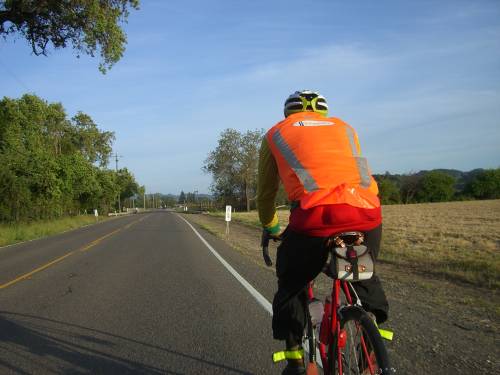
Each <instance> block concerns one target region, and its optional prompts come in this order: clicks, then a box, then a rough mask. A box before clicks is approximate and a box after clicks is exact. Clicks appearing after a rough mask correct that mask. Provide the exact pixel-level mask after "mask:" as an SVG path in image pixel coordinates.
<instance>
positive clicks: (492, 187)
mask: <svg viewBox="0 0 500 375" xmlns="http://www.w3.org/2000/svg"><path fill="white" fill-rule="evenodd" d="M465 191H466V192H467V193H468V194H470V195H471V196H472V197H474V198H477V199H498V198H500V168H496V169H487V170H484V171H482V172H480V173H478V174H477V175H476V176H475V177H474V179H473V180H472V181H470V182H469V183H468V185H467V186H466V188H465Z"/></svg>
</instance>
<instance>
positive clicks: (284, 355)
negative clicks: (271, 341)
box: [273, 349, 304, 363]
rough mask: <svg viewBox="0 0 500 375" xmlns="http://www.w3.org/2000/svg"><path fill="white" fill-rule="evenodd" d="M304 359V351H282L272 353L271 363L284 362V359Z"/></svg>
mask: <svg viewBox="0 0 500 375" xmlns="http://www.w3.org/2000/svg"><path fill="white" fill-rule="evenodd" d="M302 358H304V349H300V350H283V351H281V352H276V353H273V362H274V363H276V362H279V361H284V360H285V359H302Z"/></svg>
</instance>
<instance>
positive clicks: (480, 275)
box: [211, 200, 500, 289]
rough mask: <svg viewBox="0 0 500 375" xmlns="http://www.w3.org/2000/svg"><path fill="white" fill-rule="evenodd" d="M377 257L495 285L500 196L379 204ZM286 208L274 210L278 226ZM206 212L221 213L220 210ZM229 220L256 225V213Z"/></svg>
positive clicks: (499, 275)
mask: <svg viewBox="0 0 500 375" xmlns="http://www.w3.org/2000/svg"><path fill="white" fill-rule="evenodd" d="M382 210H383V217H384V224H383V227H384V231H383V239H382V246H381V252H380V260H381V261H382V262H387V263H391V264H396V265H398V266H401V267H403V268H408V269H411V270H416V271H418V272H421V273H424V274H430V275H433V276H437V277H444V278H448V279H452V280H460V281H465V282H468V283H471V284H474V285H478V286H483V287H487V288H489V289H498V288H499V287H500V200H486V201H468V202H446V203H422V204H411V205H390V206H384V207H383V208H382ZM288 214H289V212H288V211H287V210H280V211H278V216H279V219H280V224H281V227H282V228H285V226H286V224H287V222H288ZM211 215H215V216H220V217H224V213H223V212H219V213H211ZM232 219H233V220H235V221H238V222H241V223H243V224H246V225H250V226H255V227H260V224H259V220H258V216H257V212H256V211H252V212H235V213H233V214H232Z"/></svg>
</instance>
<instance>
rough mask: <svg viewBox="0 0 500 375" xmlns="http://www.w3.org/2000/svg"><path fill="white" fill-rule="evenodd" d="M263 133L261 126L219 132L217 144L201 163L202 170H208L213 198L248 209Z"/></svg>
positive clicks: (255, 180) (254, 189)
mask: <svg viewBox="0 0 500 375" xmlns="http://www.w3.org/2000/svg"><path fill="white" fill-rule="evenodd" d="M263 134H264V131H263V130H253V131H251V130H249V131H247V132H245V133H240V132H239V131H237V130H235V129H226V130H224V131H223V132H222V133H221V135H220V137H219V141H218V145H217V147H216V148H215V150H213V151H211V152H210V153H209V155H208V157H207V159H206V160H205V164H204V166H203V170H204V172H205V173H211V174H212V177H213V182H212V187H211V190H212V192H213V193H214V195H215V196H216V198H219V199H222V200H223V201H224V203H231V204H232V205H235V206H237V207H241V206H245V208H246V209H247V210H250V208H251V202H252V200H253V199H254V196H255V191H256V183H257V166H258V153H259V148H260V143H261V141H262V136H263Z"/></svg>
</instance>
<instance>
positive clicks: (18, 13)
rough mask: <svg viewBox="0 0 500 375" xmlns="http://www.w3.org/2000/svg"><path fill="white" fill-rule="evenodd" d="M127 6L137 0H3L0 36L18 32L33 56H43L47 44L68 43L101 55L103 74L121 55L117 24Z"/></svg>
mask: <svg viewBox="0 0 500 375" xmlns="http://www.w3.org/2000/svg"><path fill="white" fill-rule="evenodd" d="M129 8H132V9H139V0H66V1H47V0H45V1H40V0H5V1H4V2H3V4H2V5H0V35H3V36H4V37H5V36H7V35H8V34H11V33H19V34H21V35H22V36H23V37H24V38H25V39H26V40H27V41H28V42H29V43H30V44H31V49H32V51H33V53H34V54H35V55H37V56H39V55H47V52H48V45H49V43H51V44H52V45H53V46H54V48H56V49H57V48H65V47H66V46H67V45H68V44H71V45H72V46H73V49H75V50H76V51H77V57H79V55H80V54H81V53H84V54H87V55H90V56H92V57H94V55H95V53H96V52H98V53H99V54H100V56H101V60H102V61H101V62H100V64H99V70H100V71H101V72H102V73H105V72H106V70H107V69H109V68H110V67H111V66H112V65H113V64H115V63H116V62H117V61H118V60H120V58H121V57H122V55H123V52H124V50H125V44H126V42H127V38H126V36H125V33H124V32H123V30H122V29H121V27H120V25H119V24H120V23H121V22H126V20H127V18H128V15H129Z"/></svg>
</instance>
